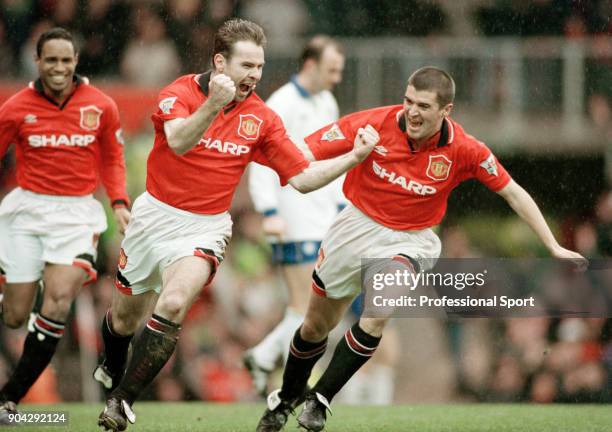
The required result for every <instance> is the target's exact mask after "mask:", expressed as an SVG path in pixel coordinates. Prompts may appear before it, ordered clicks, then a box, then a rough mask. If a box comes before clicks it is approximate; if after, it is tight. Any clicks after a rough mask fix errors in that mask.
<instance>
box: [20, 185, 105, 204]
mask: <svg viewBox="0 0 612 432" xmlns="http://www.w3.org/2000/svg"><path fill="white" fill-rule="evenodd" d="M17 189H18V190H19V191H20V193H22V194H23V195H25V196H27V197H30V198H34V199H38V200H43V201H55V202H66V203H68V202H72V203H74V202H86V201H90V200H91V199H92V198H93V194H87V195H78V196H70V195H45V194H40V193H37V192H32V191H29V190H26V189H22V188H20V187H18V188H17Z"/></svg>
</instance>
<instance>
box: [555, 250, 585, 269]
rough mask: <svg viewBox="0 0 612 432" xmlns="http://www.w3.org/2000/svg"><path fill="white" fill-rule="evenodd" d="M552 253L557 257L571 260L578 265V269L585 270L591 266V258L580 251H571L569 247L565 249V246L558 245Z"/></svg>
mask: <svg viewBox="0 0 612 432" xmlns="http://www.w3.org/2000/svg"><path fill="white" fill-rule="evenodd" d="M551 255H552V256H553V257H555V258H559V259H566V260H570V261H572V262H573V263H574V265H575V266H576V270H577V271H581V272H583V271H585V270H586V269H587V267H588V266H589V260H587V259H586V258H585V257H583V256H582V255H580V254H579V253H578V252H574V251H571V250H569V249H565V248H564V247H561V246H559V247H557V248H555V249H554V250H553V251H552V252H551Z"/></svg>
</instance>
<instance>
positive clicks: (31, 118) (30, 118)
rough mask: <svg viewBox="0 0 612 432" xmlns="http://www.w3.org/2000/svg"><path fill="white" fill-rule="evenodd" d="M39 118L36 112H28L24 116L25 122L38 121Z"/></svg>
mask: <svg viewBox="0 0 612 432" xmlns="http://www.w3.org/2000/svg"><path fill="white" fill-rule="evenodd" d="M37 120H38V119H37V118H36V116H35V115H34V114H28V115H26V116H25V117H24V118H23V122H24V123H29V124H31V123H36V121H37Z"/></svg>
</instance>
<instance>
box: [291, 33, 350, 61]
mask: <svg viewBox="0 0 612 432" xmlns="http://www.w3.org/2000/svg"><path fill="white" fill-rule="evenodd" d="M328 46H331V47H333V48H334V49H335V50H336V51H338V52H339V53H340V54H344V48H343V47H342V45H341V44H340V42H338V41H337V40H335V39H332V38H331V37H329V36H326V35H316V36H314V37H313V38H312V39H310V40H309V41H308V42H307V43H306V45H305V46H304V49H303V50H302V54H301V55H300V62H299V68H300V69H302V67H303V66H304V63H306V60H309V59H313V60H314V61H316V62H317V63H318V62H319V61H320V60H321V56H322V55H323V51H325V48H327V47H328Z"/></svg>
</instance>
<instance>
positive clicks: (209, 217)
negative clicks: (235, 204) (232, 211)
mask: <svg viewBox="0 0 612 432" xmlns="http://www.w3.org/2000/svg"><path fill="white" fill-rule="evenodd" d="M142 196H143V197H144V198H146V199H147V201H149V202H150V203H151V204H153V205H155V206H157V207H159V208H160V209H162V210H164V211H167V212H168V213H172V214H175V215H179V216H182V217H188V218H193V219H201V220H206V221H209V222H214V221H216V220H223V219H225V218H227V217H228V216H229V212H223V213H217V214H210V215H208V214H199V213H192V212H190V211H187V210H182V209H179V208H176V207H173V206H171V205H169V204H166V203H165V202H162V201H160V200H158V199H157V198H155V197H154V196H153V195H151V194H150V193H149V192H146V191H145V192H144V193H143V194H142Z"/></svg>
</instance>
